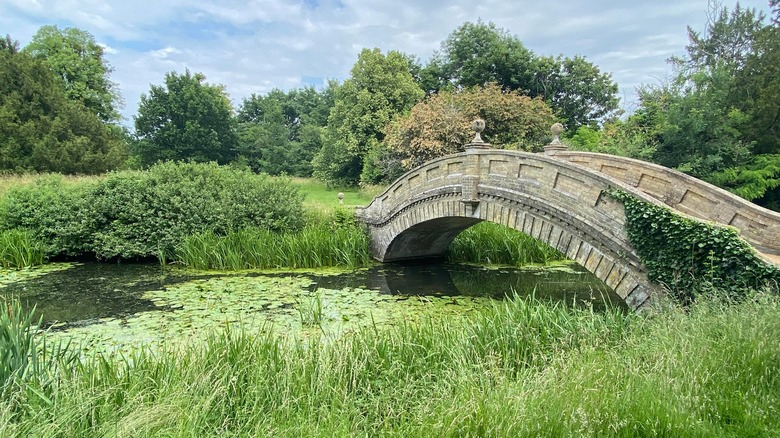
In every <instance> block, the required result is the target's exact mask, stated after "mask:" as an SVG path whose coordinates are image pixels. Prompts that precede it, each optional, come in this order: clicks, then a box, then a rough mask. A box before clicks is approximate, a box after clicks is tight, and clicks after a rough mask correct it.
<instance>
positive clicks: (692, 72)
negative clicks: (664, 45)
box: [626, 1, 780, 209]
mask: <svg viewBox="0 0 780 438" xmlns="http://www.w3.org/2000/svg"><path fill="white" fill-rule="evenodd" d="M764 18H765V17H764V14H763V13H760V12H758V11H756V10H755V9H752V8H742V7H741V6H740V5H739V4H737V5H736V6H735V7H734V8H733V9H732V10H729V9H728V8H725V7H723V6H722V4H721V3H719V2H714V1H713V2H710V11H709V13H708V22H707V25H706V28H705V30H704V32H701V33H700V32H696V31H694V30H692V29H691V28H690V27H689V29H688V38H689V44H688V46H687V47H686V51H687V53H686V56H684V57H682V58H673V59H672V63H673V65H674V66H675V68H676V71H675V75H674V78H673V80H672V81H670V82H669V83H666V84H662V85H660V86H654V87H644V88H643V89H641V90H640V101H641V103H640V107H639V108H638V109H637V111H636V112H635V113H634V115H632V116H631V117H629V119H628V120H629V122H630V123H629V125H628V126H626V127H627V128H629V130H630V129H632V128H633V127H635V126H641V127H643V129H642V131H641V133H642V134H643V135H644V136H645V143H646V144H648V145H651V146H652V147H653V148H655V151H654V152H653V154H652V156H651V157H649V158H650V160H651V161H653V162H656V163H658V164H661V165H664V166H667V167H672V168H675V169H678V170H681V171H683V172H686V173H689V174H691V175H693V176H695V177H698V178H701V179H704V180H707V181H710V182H712V183H715V184H718V185H720V186H721V187H724V188H726V189H728V190H731V191H733V192H734V193H737V194H739V195H740V196H744V197H745V198H746V199H748V200H752V201H754V202H756V203H758V204H761V205H764V206H767V207H770V208H771V207H773V208H775V209H777V208H779V207H778V204H777V199H780V196H779V195H780V189H778V175H780V173H778V170H777V166H776V163H775V161H776V160H775V158H774V156H776V155H778V154H780V129H778V126H780V125H778V123H777V121H778V118H777V114H778V113H780V79H778V78H780V74H779V73H780V70H778V69H779V68H780V67H778V66H780V38H778V32H780V31H778V23H777V21H776V20H773V21H772V23H771V24H767V23H766V22H765V20H764Z"/></svg>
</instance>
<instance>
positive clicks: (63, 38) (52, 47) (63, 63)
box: [24, 26, 121, 122]
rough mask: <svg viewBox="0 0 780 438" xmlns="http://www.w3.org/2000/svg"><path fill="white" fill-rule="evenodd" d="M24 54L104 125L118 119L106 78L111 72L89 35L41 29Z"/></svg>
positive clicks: (116, 100) (113, 86) (114, 97)
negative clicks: (58, 80) (51, 74)
mask: <svg viewBox="0 0 780 438" xmlns="http://www.w3.org/2000/svg"><path fill="white" fill-rule="evenodd" d="M24 51H25V52H26V53H28V54H30V55H31V56H32V57H33V58H36V59H39V60H41V61H42V62H43V63H44V64H45V65H46V66H48V67H49V68H50V69H51V70H52V71H53V72H54V73H55V74H56V75H57V76H58V77H59V78H61V79H62V84H63V85H64V87H65V95H66V96H67V97H68V98H69V99H72V100H76V101H79V102H81V103H82V104H84V106H85V107H87V108H89V110H90V111H92V112H93V113H94V114H95V115H97V116H98V117H99V118H100V119H101V120H103V121H104V122H109V121H110V122H115V121H118V120H119V113H118V111H117V109H118V107H119V106H120V105H121V97H120V95H119V91H118V90H117V87H116V84H114V83H113V82H111V80H110V79H109V74H110V73H111V71H112V70H113V69H112V68H111V66H110V65H109V64H108V61H106V59H105V58H104V56H103V48H102V47H101V46H100V45H99V44H98V43H97V42H95V38H94V37H93V36H92V35H91V34H90V33H89V32H85V31H83V30H81V29H76V28H73V27H68V28H65V29H59V28H58V27H57V26H42V27H41V28H40V29H38V32H37V33H36V34H35V35H34V36H33V38H32V41H30V44H28V45H27V46H26V47H25V48H24Z"/></svg>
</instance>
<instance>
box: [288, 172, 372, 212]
mask: <svg viewBox="0 0 780 438" xmlns="http://www.w3.org/2000/svg"><path fill="white" fill-rule="evenodd" d="M292 181H293V182H294V183H295V184H297V185H298V186H300V188H301V192H303V193H305V194H306V197H305V198H304V200H303V204H304V206H305V207H307V208H309V209H314V210H317V211H320V212H323V213H330V212H332V211H333V210H335V209H336V208H338V207H339V206H344V207H360V206H365V205H368V204H369V203H370V202H371V200H372V199H373V198H374V196H376V195H377V194H379V193H380V192H381V191H382V190H384V189H385V188H384V187H383V186H369V187H366V188H359V187H327V186H326V185H325V183H323V182H321V181H317V180H316V179H313V178H292ZM339 193H343V194H344V199H343V200H342V202H339V198H338V194H339Z"/></svg>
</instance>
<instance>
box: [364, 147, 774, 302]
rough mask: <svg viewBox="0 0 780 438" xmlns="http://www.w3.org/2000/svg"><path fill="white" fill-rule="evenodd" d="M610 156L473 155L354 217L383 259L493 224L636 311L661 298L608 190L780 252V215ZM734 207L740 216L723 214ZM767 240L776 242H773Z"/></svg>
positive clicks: (449, 161) (417, 252) (401, 185)
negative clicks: (560, 257) (543, 247)
mask: <svg viewBox="0 0 780 438" xmlns="http://www.w3.org/2000/svg"><path fill="white" fill-rule="evenodd" d="M609 157H610V156H598V154H582V153H575V152H567V151H555V153H554V155H549V156H548V155H542V154H531V153H525V152H518V151H506V150H496V149H476V148H469V149H467V151H466V152H464V153H460V154H454V155H450V156H446V157H441V158H437V159H434V160H432V161H429V162H428V163H425V164H423V165H421V166H420V167H418V168H416V169H413V170H411V171H409V172H407V173H406V174H404V175H403V176H401V177H400V178H399V179H398V180H397V181H395V182H394V183H393V184H392V185H391V186H390V187H388V189H387V190H386V191H385V192H384V193H382V194H380V195H379V196H377V197H376V198H375V199H374V200H373V201H372V202H371V204H370V205H369V206H367V207H365V208H361V209H358V211H357V213H358V217H359V218H360V219H361V220H362V221H363V222H365V223H366V225H367V226H368V229H369V232H370V235H371V242H372V251H373V255H374V257H375V258H376V259H377V260H379V261H383V262H384V261H395V260H407V259H417V258H430V257H441V256H443V255H444V252H445V251H446V249H447V247H448V246H449V244H450V243H451V242H452V240H453V239H454V238H455V236H457V235H458V234H459V233H460V232H461V231H463V230H465V229H466V228H468V227H470V226H472V225H474V224H476V223H478V222H481V221H484V220H487V221H491V222H496V223H499V224H502V225H505V226H507V227H510V228H514V229H516V230H519V231H522V232H524V233H526V234H529V235H531V236H533V237H535V238H538V239H539V240H541V241H543V242H545V243H547V244H549V245H550V246H552V247H554V248H556V249H558V250H559V251H561V252H562V253H564V254H566V255H567V256H568V257H569V258H571V259H572V260H574V261H576V262H577V263H579V264H580V265H582V266H584V267H585V268H586V269H588V270H590V271H591V272H593V273H594V274H595V275H596V276H597V277H598V278H600V279H601V280H602V281H604V282H605V283H606V284H607V285H609V286H610V287H612V288H613V289H614V290H615V291H616V292H617V293H618V294H619V295H620V296H621V297H623V299H624V300H625V301H626V303H627V304H628V305H629V306H631V307H632V308H634V309H640V308H642V307H644V306H647V305H649V304H650V303H652V302H653V301H654V300H653V298H654V297H656V296H657V295H658V294H660V293H663V291H662V288H661V287H660V286H658V285H656V284H653V283H652V282H650V281H649V280H648V279H647V275H646V270H645V268H644V266H642V263H641V261H640V260H639V257H638V256H637V255H636V253H635V251H634V249H633V248H632V247H631V244H630V243H629V241H628V236H627V235H626V232H625V229H624V226H623V225H624V223H625V220H626V219H625V214H624V211H623V206H622V205H621V204H620V203H618V202H615V201H613V200H611V199H609V198H608V197H606V196H604V194H603V193H604V192H605V191H608V190H611V189H620V190H623V191H625V192H629V193H631V194H633V195H634V196H636V197H637V198H639V199H642V200H644V201H645V202H650V203H654V204H656V205H662V203H666V204H667V205H670V206H672V207H675V208H678V210H679V211H682V212H684V213H688V214H691V215H693V216H696V217H702V215H703V216H704V218H705V219H708V220H714V219H713V218H716V217H720V218H727V219H728V222H726V223H727V224H730V225H734V226H738V227H739V224H742V223H743V222H744V223H745V224H746V225H745V226H744V227H742V228H740V229H742V230H743V235H745V236H746V240H748V241H749V242H751V243H753V244H754V245H756V246H758V247H760V248H762V249H769V250H779V251H780V236H778V234H777V233H778V229H779V228H778V227H780V215H777V216H778V217H774V216H772V215H771V214H768V213H766V212H761V211H760V210H757V209H756V208H750V207H749V206H745V205H743V204H744V201H743V202H740V201H739V200H734V199H731V198H729V196H731V197H732V198H733V195H730V194H727V193H726V192H724V193H726V194H724V193H720V192H717V191H712V190H709V191H708V190H704V189H707V187H706V186H704V185H703V184H706V183H701V182H698V183H696V182H689V181H688V180H685V179H681V178H679V177H678V175H676V174H675V173H674V172H665V171H663V169H664V168H660V169H656V168H650V170H648V167H647V166H646V165H647V163H643V162H636V160H630V161H625V160H626V159H618V160H611V161H610V160H609V159H608V158H609ZM615 158H619V157H615ZM445 169H446V171H445ZM666 170H667V171H668V169H666ZM643 182H644V185H643ZM702 187H704V189H703V188H702ZM681 189H682V190H681ZM718 190H720V189H718ZM721 192H722V191H721ZM727 195H729V196H727ZM748 204H749V203H748ZM751 205H752V204H751ZM679 206H683V207H679ZM727 206H729V207H728V208H733V214H732V213H731V212H730V211H727V212H724V208H727ZM759 209H760V208H759ZM694 213H696V214H694ZM770 213H771V212H770ZM775 215H776V214H775ZM766 232H769V233H773V234H770V235H769V237H768V238H767V237H766V236H763V235H762V233H766ZM748 236H749V237H750V238H748ZM773 236H774V237H773Z"/></svg>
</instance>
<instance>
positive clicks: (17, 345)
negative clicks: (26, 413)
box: [0, 299, 78, 403]
mask: <svg viewBox="0 0 780 438" xmlns="http://www.w3.org/2000/svg"><path fill="white" fill-rule="evenodd" d="M0 306H2V308H0V397H1V398H3V399H5V400H10V401H11V403H14V402H15V401H16V400H18V398H19V397H26V398H28V400H27V402H28V403H29V402H30V401H31V400H29V399H31V398H32V399H34V400H35V401H36V402H44V403H51V400H50V398H49V396H50V394H51V392H52V391H53V388H52V384H53V383H54V381H55V377H56V372H57V368H58V367H65V368H67V367H70V366H72V365H73V364H74V363H75V362H76V360H77V359H78V352H77V351H75V350H71V349H70V343H69V342H68V341H65V342H62V341H60V342H56V343H53V344H52V342H51V341H49V345H48V346H47V342H46V341H47V340H46V338H45V336H44V335H43V334H42V333H39V332H38V325H39V324H40V321H36V320H35V319H34V316H33V315H34V314H35V308H33V309H30V310H23V308H22V305H21V303H20V302H19V300H18V299H10V300H7V299H3V300H2V301H1V302H0ZM30 387H32V389H30ZM19 391H26V392H27V393H26V394H23V395H22V394H18V393H19Z"/></svg>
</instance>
